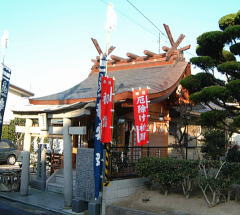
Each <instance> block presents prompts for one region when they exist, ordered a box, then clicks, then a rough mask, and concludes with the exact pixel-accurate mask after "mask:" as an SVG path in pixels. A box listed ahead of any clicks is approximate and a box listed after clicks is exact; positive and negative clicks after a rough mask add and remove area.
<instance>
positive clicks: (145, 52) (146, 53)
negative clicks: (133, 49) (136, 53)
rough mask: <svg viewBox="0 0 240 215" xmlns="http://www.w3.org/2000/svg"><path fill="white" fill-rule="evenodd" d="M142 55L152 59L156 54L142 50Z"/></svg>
mask: <svg viewBox="0 0 240 215" xmlns="http://www.w3.org/2000/svg"><path fill="white" fill-rule="evenodd" d="M143 53H144V54H145V55H147V56H149V57H153V56H154V55H157V54H156V53H154V52H151V51H149V50H144V51H143Z"/></svg>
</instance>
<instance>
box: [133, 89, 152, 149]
mask: <svg viewBox="0 0 240 215" xmlns="http://www.w3.org/2000/svg"><path fill="white" fill-rule="evenodd" d="M133 109H134V121H135V131H136V137H137V138H136V144H137V145H138V146H142V145H144V144H147V143H148V141H149V140H148V89H147V88H144V89H139V90H133Z"/></svg>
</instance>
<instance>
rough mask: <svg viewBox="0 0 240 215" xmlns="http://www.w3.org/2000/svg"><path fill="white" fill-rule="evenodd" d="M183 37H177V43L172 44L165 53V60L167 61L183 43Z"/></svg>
mask: <svg viewBox="0 0 240 215" xmlns="http://www.w3.org/2000/svg"><path fill="white" fill-rule="evenodd" d="M184 37H185V35H183V34H181V35H180V36H179V37H178V39H177V41H176V42H175V43H174V44H173V46H172V47H171V48H170V49H169V50H168V51H167V54H166V56H167V59H169V58H170V56H171V54H172V53H173V52H174V51H175V50H176V49H177V47H178V46H179V44H180V43H181V42H182V41H183V39H184Z"/></svg>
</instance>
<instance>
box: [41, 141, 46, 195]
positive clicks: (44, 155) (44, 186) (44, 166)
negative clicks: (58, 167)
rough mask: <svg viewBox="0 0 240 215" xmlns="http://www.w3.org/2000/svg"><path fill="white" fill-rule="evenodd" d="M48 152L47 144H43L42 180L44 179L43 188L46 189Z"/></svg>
mask: <svg viewBox="0 0 240 215" xmlns="http://www.w3.org/2000/svg"><path fill="white" fill-rule="evenodd" d="M46 152H47V149H46V147H45V145H42V150H41V181H42V185H43V186H42V189H43V190H45V189H46V179H47V176H46Z"/></svg>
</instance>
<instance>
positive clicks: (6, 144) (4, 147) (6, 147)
mask: <svg viewBox="0 0 240 215" xmlns="http://www.w3.org/2000/svg"><path fill="white" fill-rule="evenodd" d="M0 148H1V149H8V148H10V146H9V144H8V143H7V142H3V141H1V142H0Z"/></svg>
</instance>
